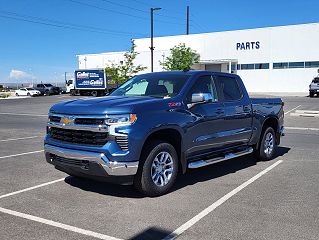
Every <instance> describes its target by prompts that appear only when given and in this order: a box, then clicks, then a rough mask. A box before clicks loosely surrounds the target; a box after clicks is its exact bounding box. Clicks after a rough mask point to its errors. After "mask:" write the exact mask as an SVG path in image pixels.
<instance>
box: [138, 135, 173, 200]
mask: <svg viewBox="0 0 319 240" xmlns="http://www.w3.org/2000/svg"><path fill="white" fill-rule="evenodd" d="M177 174H178V156H177V153H176V150H175V148H174V147H173V146H172V145H171V144H169V143H167V142H163V141H154V142H152V143H151V144H149V145H148V146H147V148H146V151H145V154H144V156H143V157H142V159H141V162H140V166H139V169H138V172H137V174H136V176H135V179H134V186H135V188H136V189H137V190H138V191H140V192H141V193H143V194H145V195H147V196H150V197H155V196H160V195H163V194H165V193H167V192H168V191H169V189H170V188H171V187H172V186H173V185H174V183H175V180H176V178H177Z"/></svg>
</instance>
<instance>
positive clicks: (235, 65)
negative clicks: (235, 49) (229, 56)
mask: <svg viewBox="0 0 319 240" xmlns="http://www.w3.org/2000/svg"><path fill="white" fill-rule="evenodd" d="M237 68H238V65H237V63H232V65H231V71H232V72H235V71H236V69H237ZM227 71H229V65H227Z"/></svg>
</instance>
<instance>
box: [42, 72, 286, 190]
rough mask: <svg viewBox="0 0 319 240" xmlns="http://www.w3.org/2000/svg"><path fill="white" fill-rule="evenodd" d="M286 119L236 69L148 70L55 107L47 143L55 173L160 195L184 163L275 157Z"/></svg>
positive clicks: (192, 165) (279, 102) (276, 103)
mask: <svg viewBox="0 0 319 240" xmlns="http://www.w3.org/2000/svg"><path fill="white" fill-rule="evenodd" d="M283 119H284V113H283V102H282V100H281V99H280V98H272V99H271V98H250V97H249V96H248V93H247V91H246V88H245V86H244V84H243V82H242V80H241V79H240V77H239V76H237V75H234V74H226V73H215V72H209V71H188V72H183V71H181V72H179V71H174V72H160V73H149V74H143V75H138V76H135V77H133V78H132V79H130V80H128V81H127V82H126V83H124V84H123V85H122V86H120V87H119V88H118V89H117V90H115V91H114V92H112V93H111V94H110V95H109V96H106V97H103V98H91V99H79V100H71V101H66V102H61V103H58V104H56V105H54V106H52V107H51V109H50V111H49V120H48V125H47V135H46V137H45V141H44V149H45V156H46V160H47V162H48V163H51V164H53V165H54V166H55V168H56V169H58V170H60V171H63V172H66V173H68V174H70V175H73V176H80V177H86V178H92V179H97V180H102V181H113V182H117V183H121V184H134V186H135V187H136V188H137V189H138V190H139V191H141V192H142V193H144V194H146V195H148V196H159V195H162V194H165V193H166V192H167V191H168V190H169V189H170V188H171V187H172V186H173V184H174V182H175V180H176V177H177V175H178V173H179V172H181V173H185V172H186V170H187V169H192V168H199V167H204V166H207V165H210V164H214V163H217V162H220V161H223V160H228V159H231V158H234V157H239V156H243V155H247V154H250V153H252V152H254V153H255V156H256V159H260V160H269V159H272V158H273V157H274V156H275V154H276V147H277V145H279V143H280V137H281V136H282V135H283V134H284V127H283Z"/></svg>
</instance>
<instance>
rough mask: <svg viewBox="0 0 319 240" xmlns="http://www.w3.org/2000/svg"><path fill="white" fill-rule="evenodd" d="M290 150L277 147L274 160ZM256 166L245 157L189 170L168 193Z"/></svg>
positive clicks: (120, 192)
mask: <svg viewBox="0 0 319 240" xmlns="http://www.w3.org/2000/svg"><path fill="white" fill-rule="evenodd" d="M289 150H290V148H287V147H278V149H277V153H276V156H275V158H278V157H281V156H283V155H285V154H286V153H288V152H289ZM253 165H256V159H255V158H254V156H253V155H252V154H251V155H247V156H243V157H240V158H234V159H230V160H228V161H224V162H219V163H216V164H213V165H210V166H207V167H203V168H198V169H191V170H188V171H187V172H186V174H184V175H180V176H179V177H178V179H177V181H176V183H175V185H174V186H173V188H172V189H171V191H170V192H174V191H177V190H179V189H182V188H184V187H185V186H189V185H194V184H196V183H198V182H204V181H208V180H211V179H214V178H218V177H222V176H225V175H228V174H232V173H235V172H237V171H240V170H242V169H245V168H249V167H251V166H253ZM65 182H66V183H67V184H69V185H71V186H73V187H77V188H80V189H82V190H84V191H90V192H96V193H99V194H102V195H110V196H116V197H124V198H144V197H145V196H144V195H142V194H140V193H139V192H137V191H136V190H135V189H134V188H133V187H132V186H122V185H116V184H111V183H105V182H97V181H93V180H89V179H82V178H78V177H71V176H69V177H66V178H65Z"/></svg>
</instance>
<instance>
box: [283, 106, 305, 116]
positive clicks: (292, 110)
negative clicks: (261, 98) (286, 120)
mask: <svg viewBox="0 0 319 240" xmlns="http://www.w3.org/2000/svg"><path fill="white" fill-rule="evenodd" d="M299 107H301V105H299V106H297V107H295V108H293V109H291V110H289V111H288V112H285V115H286V114H288V113H290V112H292V111H293V110H296V109H297V108H299Z"/></svg>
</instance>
